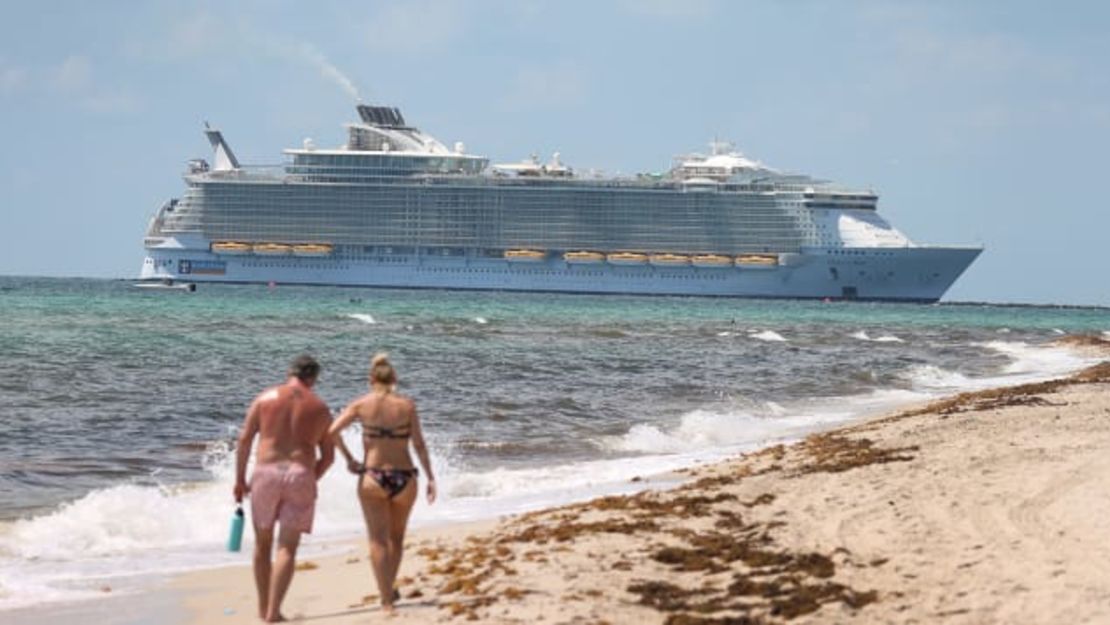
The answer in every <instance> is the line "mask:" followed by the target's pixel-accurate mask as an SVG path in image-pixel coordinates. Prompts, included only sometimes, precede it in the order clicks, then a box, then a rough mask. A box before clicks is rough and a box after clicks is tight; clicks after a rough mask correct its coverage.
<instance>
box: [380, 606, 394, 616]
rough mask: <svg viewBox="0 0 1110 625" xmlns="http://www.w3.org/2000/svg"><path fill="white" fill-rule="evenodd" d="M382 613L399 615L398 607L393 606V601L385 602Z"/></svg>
mask: <svg viewBox="0 0 1110 625" xmlns="http://www.w3.org/2000/svg"><path fill="white" fill-rule="evenodd" d="M382 614H384V615H386V616H397V608H395V607H393V604H392V603H383V604H382Z"/></svg>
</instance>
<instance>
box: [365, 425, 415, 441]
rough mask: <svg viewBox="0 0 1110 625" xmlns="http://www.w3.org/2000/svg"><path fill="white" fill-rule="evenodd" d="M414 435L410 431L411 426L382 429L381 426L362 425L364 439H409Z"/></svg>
mask: <svg viewBox="0 0 1110 625" xmlns="http://www.w3.org/2000/svg"><path fill="white" fill-rule="evenodd" d="M411 435H412V432H411V431H410V429H409V424H407V423H406V424H405V425H401V426H397V427H395V428H387V427H382V426H380V425H366V424H365V423H363V424H362V437H363V438H408V437H409V436H411Z"/></svg>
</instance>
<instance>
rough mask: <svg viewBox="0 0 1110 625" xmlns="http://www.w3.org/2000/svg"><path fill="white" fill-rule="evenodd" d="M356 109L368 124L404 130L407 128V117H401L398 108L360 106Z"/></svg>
mask: <svg viewBox="0 0 1110 625" xmlns="http://www.w3.org/2000/svg"><path fill="white" fill-rule="evenodd" d="M355 108H357V109H358V116H359V117H361V118H362V121H364V122H366V123H367V124H371V125H374V126H387V127H390V128H403V127H404V126H405V117H404V116H403V115H401V111H400V109H398V108H396V107H389V106H371V105H369V104H359V105H358V106H357V107H355Z"/></svg>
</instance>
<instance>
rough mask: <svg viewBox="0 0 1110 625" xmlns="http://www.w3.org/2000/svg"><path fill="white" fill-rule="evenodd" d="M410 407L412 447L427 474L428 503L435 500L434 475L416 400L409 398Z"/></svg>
mask: <svg viewBox="0 0 1110 625" xmlns="http://www.w3.org/2000/svg"><path fill="white" fill-rule="evenodd" d="M409 402H410V406H411V407H412V421H411V423H412V447H413V449H415V450H416V457H417V458H419V459H420V466H421V467H423V469H424V473H425V474H426V475H427V476H428V503H429V504H432V503H435V500H436V476H435V474H434V473H432V461H431V460H430V459H429V458H428V446H427V445H426V444H425V443H424V430H423V429H422V428H421V427H420V417H419V416H417V414H416V402H413V401H412V400H411V399H410V400H409Z"/></svg>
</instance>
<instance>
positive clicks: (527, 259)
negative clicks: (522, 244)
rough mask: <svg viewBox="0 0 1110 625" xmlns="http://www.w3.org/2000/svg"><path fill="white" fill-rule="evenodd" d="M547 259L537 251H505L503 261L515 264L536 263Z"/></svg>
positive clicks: (545, 255)
mask: <svg viewBox="0 0 1110 625" xmlns="http://www.w3.org/2000/svg"><path fill="white" fill-rule="evenodd" d="M546 257H547V254H544V253H543V252H541V251H539V250H505V260H508V261H511V262H515V263H536V262H539V261H541V260H543V259H544V258H546Z"/></svg>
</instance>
